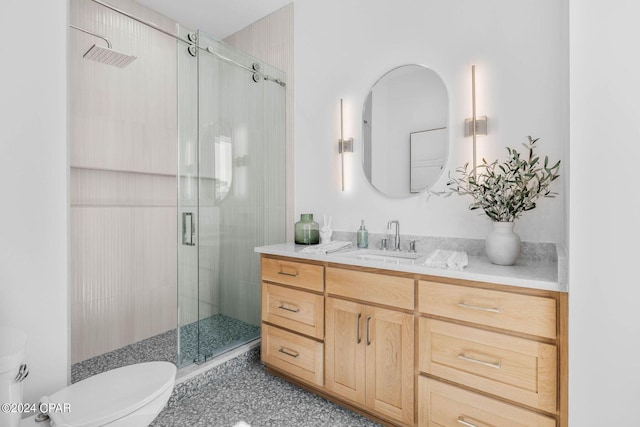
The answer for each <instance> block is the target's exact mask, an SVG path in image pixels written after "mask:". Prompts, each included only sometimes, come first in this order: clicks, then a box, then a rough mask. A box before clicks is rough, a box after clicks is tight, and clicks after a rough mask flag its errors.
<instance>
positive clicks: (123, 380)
mask: <svg viewBox="0 0 640 427" xmlns="http://www.w3.org/2000/svg"><path fill="white" fill-rule="evenodd" d="M175 377H176V367H175V366H174V365H173V364H172V363H169V362H145V363H138V364H135V365H129V366H125V367H122V368H117V369H113V370H111V371H107V372H103V373H101V374H98V375H94V376H92V377H89V378H87V379H85V380H82V381H79V382H77V383H75V384H72V385H70V386H68V387H66V388H63V389H62V390H59V391H57V392H55V393H53V394H51V395H49V396H45V397H43V398H42V399H40V404H41V407H46V408H48V410H47V411H46V412H47V415H49V420H46V421H44V422H38V421H36V417H37V415H33V416H31V417H29V418H25V419H23V420H22V421H21V423H20V427H36V426H37V427H99V426H108V427H145V426H148V425H149V424H150V423H151V421H153V420H154V419H155V418H156V417H157V416H158V414H159V413H160V411H162V409H163V408H164V406H165V405H166V404H167V401H168V400H169V397H170V396H171V392H172V391H173V386H174V384H175Z"/></svg>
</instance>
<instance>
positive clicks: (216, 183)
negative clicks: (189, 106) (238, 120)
mask: <svg viewBox="0 0 640 427" xmlns="http://www.w3.org/2000/svg"><path fill="white" fill-rule="evenodd" d="M225 134H231V132H230V131H229V130H228V126H224V125H220V124H219V123H209V124H207V125H205V126H204V131H203V133H202V137H201V141H200V165H199V166H200V177H201V179H200V184H201V186H202V188H201V190H200V191H201V198H202V199H203V200H208V201H209V202H210V203H216V202H220V201H222V200H223V199H224V198H225V197H226V196H227V194H228V193H229V191H230V190H231V180H232V176H233V143H232V140H231V137H230V136H227V135H225Z"/></svg>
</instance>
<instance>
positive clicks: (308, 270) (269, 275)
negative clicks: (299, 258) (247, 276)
mask: <svg viewBox="0 0 640 427" xmlns="http://www.w3.org/2000/svg"><path fill="white" fill-rule="evenodd" d="M262 280H267V281H269V282H275V283H282V284H285V285H290V286H296V287H298V288H303V289H309V290H312V291H318V292H322V290H323V289H324V267H323V266H321V265H313V264H305V263H303V262H295V261H283V260H280V259H273V258H265V257H262Z"/></svg>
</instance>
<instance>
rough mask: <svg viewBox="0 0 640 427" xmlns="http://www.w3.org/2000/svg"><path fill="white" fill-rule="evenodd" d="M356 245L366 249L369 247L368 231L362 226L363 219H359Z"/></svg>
mask: <svg viewBox="0 0 640 427" xmlns="http://www.w3.org/2000/svg"><path fill="white" fill-rule="evenodd" d="M357 235H358V247H359V248H362V249H366V248H368V247H369V232H368V231H367V228H366V227H365V226H364V219H363V220H361V221H360V229H359V230H358V233H357Z"/></svg>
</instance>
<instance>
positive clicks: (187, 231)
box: [182, 212, 196, 246]
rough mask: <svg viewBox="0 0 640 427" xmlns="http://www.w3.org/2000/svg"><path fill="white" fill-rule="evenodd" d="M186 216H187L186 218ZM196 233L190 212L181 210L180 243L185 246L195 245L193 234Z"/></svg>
mask: <svg viewBox="0 0 640 427" xmlns="http://www.w3.org/2000/svg"><path fill="white" fill-rule="evenodd" d="M187 217H188V218H187ZM195 234H196V226H195V223H194V222H193V213H192V212H182V244H183V245H186V246H195V245H196V244H195V243H194V242H193V236H195Z"/></svg>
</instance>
